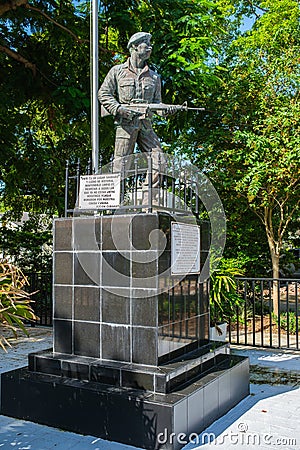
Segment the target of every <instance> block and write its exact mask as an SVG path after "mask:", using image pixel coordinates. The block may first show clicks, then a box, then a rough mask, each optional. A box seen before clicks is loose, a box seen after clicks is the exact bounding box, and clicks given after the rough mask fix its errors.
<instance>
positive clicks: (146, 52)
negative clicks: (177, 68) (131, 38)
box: [135, 39, 152, 60]
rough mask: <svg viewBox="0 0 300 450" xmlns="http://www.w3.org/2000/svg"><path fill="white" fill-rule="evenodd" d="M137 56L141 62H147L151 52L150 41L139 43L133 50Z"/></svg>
mask: <svg viewBox="0 0 300 450" xmlns="http://www.w3.org/2000/svg"><path fill="white" fill-rule="evenodd" d="M135 50H136V52H137V55H138V56H139V57H140V58H141V59H143V60H147V59H149V58H150V55H151V52H152V47H151V45H150V40H148V39H147V40H145V41H143V42H141V43H140V44H138V45H137V46H136V48H135Z"/></svg>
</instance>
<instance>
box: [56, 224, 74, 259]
mask: <svg viewBox="0 0 300 450" xmlns="http://www.w3.org/2000/svg"><path fill="white" fill-rule="evenodd" d="M72 249H73V245H72V219H63V220H61V219H55V220H54V250H56V251H59V250H69V251H72Z"/></svg>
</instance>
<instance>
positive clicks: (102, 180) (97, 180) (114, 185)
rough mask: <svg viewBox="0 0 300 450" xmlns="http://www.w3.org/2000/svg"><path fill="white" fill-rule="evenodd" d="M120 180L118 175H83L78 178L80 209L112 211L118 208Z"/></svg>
mask: <svg viewBox="0 0 300 450" xmlns="http://www.w3.org/2000/svg"><path fill="white" fill-rule="evenodd" d="M120 180H121V175H120V174H118V173H108V174H107V173H105V174H101V175H85V176H81V177H80V191H79V208H80V209H98V208H102V209H103V208H105V209H112V208H118V207H119V206H120Z"/></svg>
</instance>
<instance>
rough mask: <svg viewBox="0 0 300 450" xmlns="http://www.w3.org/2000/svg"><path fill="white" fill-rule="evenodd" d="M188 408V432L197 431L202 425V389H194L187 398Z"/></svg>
mask: <svg viewBox="0 0 300 450" xmlns="http://www.w3.org/2000/svg"><path fill="white" fill-rule="evenodd" d="M187 405H188V406H187V408H188V434H189V435H190V434H191V433H199V432H200V431H201V430H202V429H203V426H204V409H203V405H204V391H203V389H201V388H200V389H199V388H198V390H196V392H194V393H192V394H191V395H189V396H188V398H187Z"/></svg>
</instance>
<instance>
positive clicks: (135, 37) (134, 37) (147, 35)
mask: <svg viewBox="0 0 300 450" xmlns="http://www.w3.org/2000/svg"><path fill="white" fill-rule="evenodd" d="M151 37H152V35H151V34H150V33H145V32H144V31H139V32H138V33H135V34H133V35H132V36H131V38H130V39H129V41H128V44H127V48H130V47H131V46H132V45H133V44H137V43H138V42H140V41H143V40H144V39H145V38H146V39H151Z"/></svg>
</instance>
